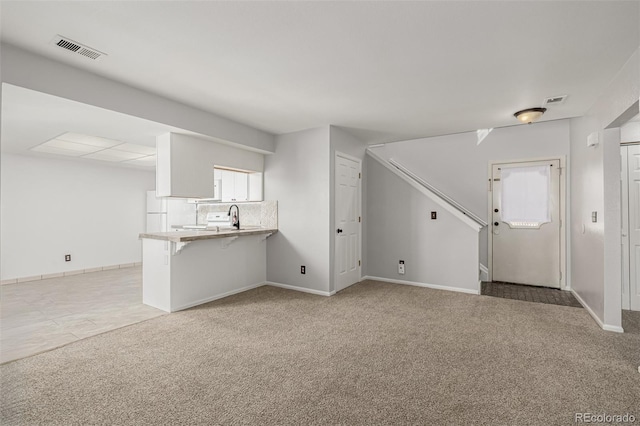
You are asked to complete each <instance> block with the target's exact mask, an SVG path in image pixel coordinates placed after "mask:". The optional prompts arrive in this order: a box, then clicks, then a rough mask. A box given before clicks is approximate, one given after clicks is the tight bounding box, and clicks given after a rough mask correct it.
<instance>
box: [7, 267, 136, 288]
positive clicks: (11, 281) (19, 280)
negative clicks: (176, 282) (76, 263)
mask: <svg viewBox="0 0 640 426" xmlns="http://www.w3.org/2000/svg"><path fill="white" fill-rule="evenodd" d="M140 265H142V262H135V263H122V264H120V265H109V266H98V267H97V268H87V269H76V270H73V271H65V272H56V273H53V274H42V275H33V276H30V277H20V278H12V279H9V280H2V281H0V285H9V284H20V283H27V282H32V281H40V280H48V279H50V278H62V277H70V276H72V275H80V274H88V273H91V272H100V271H110V270H112V269H124V268H133V267H135V266H140Z"/></svg>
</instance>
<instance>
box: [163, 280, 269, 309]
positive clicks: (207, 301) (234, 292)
mask: <svg viewBox="0 0 640 426" xmlns="http://www.w3.org/2000/svg"><path fill="white" fill-rule="evenodd" d="M265 284H267V283H265V282H261V283H258V284H251V285H248V286H246V287H242V288H238V289H236V290H231V291H227V292H226V293H222V294H218V295H215V296H213V297H207V298H205V299H200V300H198V301H196V302H192V303H187V304H186V305H181V306H178V307H175V308H173V307H172V308H171V312H177V311H183V310H185V309H189V308H193V307H194V306H198V305H202V304H203V303H209V302H213V301H214V300H218V299H224V298H225V297H229V296H233V295H234V294H238V293H242V292H244V291H249V290H253V289H254V288H258V287H262V286H263V285H265Z"/></svg>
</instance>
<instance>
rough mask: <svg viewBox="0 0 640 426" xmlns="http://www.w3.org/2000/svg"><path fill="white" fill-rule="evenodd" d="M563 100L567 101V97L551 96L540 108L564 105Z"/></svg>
mask: <svg viewBox="0 0 640 426" xmlns="http://www.w3.org/2000/svg"><path fill="white" fill-rule="evenodd" d="M565 99H567V95H560V96H552V97H550V98H547V99H545V100H544V102H543V103H542V106H554V105H560V104H563V103H564V101H565Z"/></svg>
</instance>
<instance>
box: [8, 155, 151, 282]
mask: <svg viewBox="0 0 640 426" xmlns="http://www.w3.org/2000/svg"><path fill="white" fill-rule="evenodd" d="M1 166H2V168H1V188H0V196H1V201H0V204H1V206H2V207H1V208H2V211H1V224H0V228H1V230H0V234H1V240H2V242H1V253H0V254H1V256H0V259H1V262H0V263H1V277H2V279H3V280H5V279H13V278H22V277H31V276H36V275H44V274H52V273H59V272H64V271H73V270H79V269H90V268H94V267H101V266H110V265H118V264H126V263H134V262H140V261H141V244H140V241H139V240H138V234H139V233H140V232H144V229H145V219H146V217H145V212H146V207H145V203H146V191H147V190H149V189H153V188H154V180H155V176H154V173H153V172H147V171H141V170H133V169H124V168H115V167H109V166H102V165H96V164H94V163H88V162H87V163H83V162H80V161H72V160H58V159H49V158H42V157H30V156H22V155H14V154H7V153H2V156H1ZM65 254H71V256H72V257H71V259H72V261H71V262H65V261H64V255H65Z"/></svg>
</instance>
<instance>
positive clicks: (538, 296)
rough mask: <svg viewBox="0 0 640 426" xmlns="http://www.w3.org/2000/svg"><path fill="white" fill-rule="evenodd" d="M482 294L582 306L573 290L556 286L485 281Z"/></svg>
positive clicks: (551, 303)
mask: <svg viewBox="0 0 640 426" xmlns="http://www.w3.org/2000/svg"><path fill="white" fill-rule="evenodd" d="M480 294H482V295H484V296H493V297H502V298H505V299H515V300H524V301H527V302H537V303H547V304H550V305H561V306H573V307H575V308H582V305H581V304H580V302H578V300H577V299H576V298H575V297H574V296H573V294H571V292H569V291H562V290H559V289H555V288H547V287H537V286H531V285H522V284H511V283H503V282H483V283H482V288H481V291H480Z"/></svg>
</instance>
